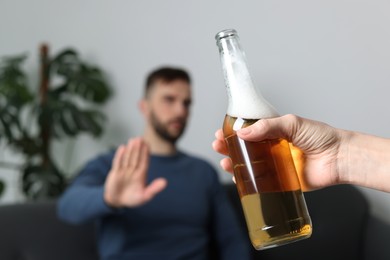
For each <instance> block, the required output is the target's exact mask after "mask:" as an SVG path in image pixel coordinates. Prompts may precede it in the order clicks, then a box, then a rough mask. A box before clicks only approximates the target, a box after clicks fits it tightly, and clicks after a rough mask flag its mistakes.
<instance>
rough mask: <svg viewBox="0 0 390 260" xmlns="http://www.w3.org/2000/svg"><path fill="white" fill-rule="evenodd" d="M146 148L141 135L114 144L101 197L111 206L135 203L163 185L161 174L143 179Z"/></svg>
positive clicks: (145, 170)
mask: <svg viewBox="0 0 390 260" xmlns="http://www.w3.org/2000/svg"><path fill="white" fill-rule="evenodd" d="M148 166H149V149H148V146H147V145H146V144H145V142H144V141H143V140H142V139H141V138H134V139H130V140H129V141H128V143H127V144H126V145H121V146H119V147H118V149H117V151H116V153H115V156H114V159H113V163H112V168H111V170H110V172H109V174H108V176H107V179H106V182H105V192H104V199H105V201H106V203H107V204H108V205H109V206H111V207H117V208H118V207H137V206H140V205H142V204H144V203H146V202H148V201H149V200H151V199H152V198H153V197H154V196H155V195H156V194H157V193H159V192H161V191H162V190H163V189H164V188H165V187H166V185H167V182H166V180H165V179H164V178H158V179H155V180H153V181H152V182H151V183H150V184H149V185H147V183H146V176H147V170H148Z"/></svg>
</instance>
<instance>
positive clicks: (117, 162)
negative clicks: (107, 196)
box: [112, 145, 125, 171]
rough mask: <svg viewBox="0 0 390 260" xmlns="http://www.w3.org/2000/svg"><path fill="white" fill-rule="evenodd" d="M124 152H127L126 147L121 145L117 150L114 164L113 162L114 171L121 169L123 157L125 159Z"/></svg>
mask: <svg viewBox="0 0 390 260" xmlns="http://www.w3.org/2000/svg"><path fill="white" fill-rule="evenodd" d="M124 151H125V146H124V145H120V146H119V147H118V148H117V149H116V151H115V155H114V159H113V162H112V169H113V170H115V171H117V170H118V169H119V168H120V164H121V161H122V157H123V154H124Z"/></svg>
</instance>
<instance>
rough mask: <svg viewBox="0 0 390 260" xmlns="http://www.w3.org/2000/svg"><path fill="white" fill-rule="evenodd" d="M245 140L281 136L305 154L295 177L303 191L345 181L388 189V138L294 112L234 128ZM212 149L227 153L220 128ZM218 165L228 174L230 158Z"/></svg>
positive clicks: (389, 148)
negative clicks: (340, 127)
mask: <svg viewBox="0 0 390 260" xmlns="http://www.w3.org/2000/svg"><path fill="white" fill-rule="evenodd" d="M237 136H238V137H239V138H241V139H243V140H246V141H254V142H258V141H262V140H264V139H275V138H276V139H277V138H285V139H287V140H289V141H290V142H291V143H292V144H293V145H294V146H296V147H298V148H299V149H301V150H302V151H303V153H304V154H305V160H306V163H305V167H304V169H303V174H302V175H300V176H299V178H300V182H301V184H303V187H304V189H305V190H311V189H317V188H322V187H326V186H329V185H335V184H341V183H349V184H356V185H360V186H364V187H367V188H372V189H377V190H382V191H386V192H390V172H389V169H390V140H389V139H386V138H381V137H376V136H372V135H367V134H363V133H358V132H353V131H346V130H341V129H337V128H334V127H331V126H329V125H327V124H325V123H322V122H318V121H313V120H309V119H305V118H302V117H298V116H294V115H286V116H282V117H277V118H271V119H263V120H259V121H258V122H256V123H255V124H253V125H251V126H249V127H247V128H244V129H241V130H239V131H237ZM212 145H213V148H214V150H215V151H217V152H219V153H221V154H223V155H227V147H226V144H225V140H224V137H223V134H222V130H221V129H220V130H218V131H217V132H216V140H215V141H214V142H213V144H212ZM221 167H222V168H223V169H224V170H226V171H228V172H230V173H232V162H231V160H230V158H224V159H222V160H221Z"/></svg>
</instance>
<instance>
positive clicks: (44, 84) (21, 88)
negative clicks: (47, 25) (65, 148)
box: [0, 45, 112, 199]
mask: <svg viewBox="0 0 390 260" xmlns="http://www.w3.org/2000/svg"><path fill="white" fill-rule="evenodd" d="M26 58H27V56H26V55H19V56H12V57H6V58H3V59H2V62H1V65H0V66H1V67H0V142H2V143H4V144H5V145H6V146H8V147H10V148H12V149H13V150H15V151H16V152H20V153H22V154H23V155H24V156H23V157H24V159H25V160H24V162H23V163H22V164H21V165H11V164H10V163H8V162H1V163H0V167H9V166H10V165H11V166H14V167H16V168H18V169H20V171H21V178H22V182H21V183H22V191H23V192H24V194H25V195H26V196H27V197H28V198H31V199H40V198H47V197H56V196H58V195H59V194H61V193H62V191H63V190H64V188H65V186H66V178H65V176H66V174H65V173H64V172H62V171H61V170H60V169H59V168H58V166H57V165H56V163H55V161H54V160H53V156H52V152H51V143H52V141H53V140H54V139H57V140H60V141H63V140H64V139H65V138H69V137H70V138H74V137H76V136H78V135H79V134H81V133H87V134H91V135H93V136H95V137H97V136H99V135H101V134H102V132H103V124H104V121H105V116H104V114H103V113H102V112H101V111H100V110H99V109H98V107H97V106H98V105H101V104H103V103H104V102H105V101H107V100H108V99H109V97H110V96H111V92H112V91H111V88H110V86H109V84H108V83H107V81H106V79H105V77H104V75H103V72H102V71H101V70H100V69H99V68H98V67H96V66H91V65H88V64H86V63H85V62H83V61H82V60H81V59H80V58H79V55H78V54H77V52H76V51H75V50H73V49H65V50H63V51H61V52H60V53H59V54H58V55H56V56H55V57H54V58H52V59H50V57H49V55H48V47H47V46H46V45H42V46H41V48H40V83H39V87H38V88H37V89H35V90H32V88H31V87H30V86H29V83H28V80H27V77H26V74H25V72H24V71H23V70H22V64H23V62H24V61H25V60H26Z"/></svg>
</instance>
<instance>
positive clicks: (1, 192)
mask: <svg viewBox="0 0 390 260" xmlns="http://www.w3.org/2000/svg"><path fill="white" fill-rule="evenodd" d="M3 191H4V182H2V181H1V180H0V196H1V194H3Z"/></svg>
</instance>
